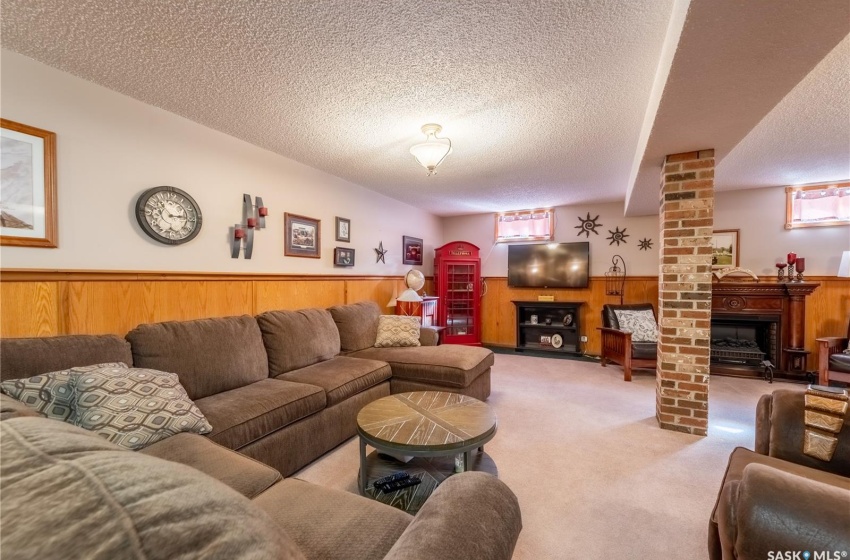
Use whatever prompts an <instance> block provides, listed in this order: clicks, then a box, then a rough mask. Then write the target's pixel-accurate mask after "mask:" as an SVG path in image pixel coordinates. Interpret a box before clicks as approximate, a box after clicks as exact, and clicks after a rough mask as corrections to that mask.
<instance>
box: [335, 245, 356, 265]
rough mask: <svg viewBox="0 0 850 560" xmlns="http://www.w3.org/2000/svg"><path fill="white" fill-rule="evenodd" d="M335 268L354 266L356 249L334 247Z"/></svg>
mask: <svg viewBox="0 0 850 560" xmlns="http://www.w3.org/2000/svg"><path fill="white" fill-rule="evenodd" d="M334 266H354V249H349V248H348V247H334Z"/></svg>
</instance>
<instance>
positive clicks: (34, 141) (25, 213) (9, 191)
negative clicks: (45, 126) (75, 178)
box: [0, 119, 59, 248]
mask: <svg viewBox="0 0 850 560" xmlns="http://www.w3.org/2000/svg"><path fill="white" fill-rule="evenodd" d="M0 129H2V130H0V165H2V179H0V209H2V219H0V245H17V246H19V247H48V248H54V247H58V240H57V236H58V233H59V230H58V227H57V207H56V134H55V133H53V132H50V131H47V130H42V129H40V128H35V127H32V126H27V125H25V124H21V123H16V122H14V121H9V120H6V119H0Z"/></svg>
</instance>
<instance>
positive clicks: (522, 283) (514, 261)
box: [508, 241, 590, 288]
mask: <svg viewBox="0 0 850 560" xmlns="http://www.w3.org/2000/svg"><path fill="white" fill-rule="evenodd" d="M589 274H590V243H588V242H586V241H585V242H581V243H537V244H534V245H510V246H509V247H508V286H510V287H512V288H587V283H588V276H589Z"/></svg>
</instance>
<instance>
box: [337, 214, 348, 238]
mask: <svg viewBox="0 0 850 560" xmlns="http://www.w3.org/2000/svg"><path fill="white" fill-rule="evenodd" d="M336 240H337V241H343V242H345V243H351V220H349V219H348V218H340V217H339V216H337V217H336Z"/></svg>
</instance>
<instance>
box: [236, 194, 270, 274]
mask: <svg viewBox="0 0 850 560" xmlns="http://www.w3.org/2000/svg"><path fill="white" fill-rule="evenodd" d="M255 200H256V202H252V201H251V195H250V194H243V195H242V223H239V224H236V225H235V226H234V227H233V233H232V235H231V238H230V257H231V258H234V259H238V258H239V252H240V251H244V252H245V258H246V259H250V258H251V255H252V254H253V252H254V230H257V229H264V228H265V227H266V216H268V215H269V209H268V208H266V207H265V206H263V199H262V198H261V197H259V196H258V197H257V198H256V199H255Z"/></svg>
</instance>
